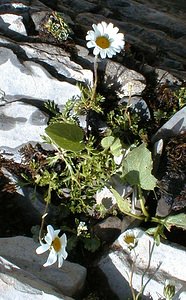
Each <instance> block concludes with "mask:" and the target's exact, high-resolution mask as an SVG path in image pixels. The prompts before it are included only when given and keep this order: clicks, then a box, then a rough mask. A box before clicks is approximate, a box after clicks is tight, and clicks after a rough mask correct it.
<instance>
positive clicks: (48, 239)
mask: <svg viewBox="0 0 186 300" xmlns="http://www.w3.org/2000/svg"><path fill="white" fill-rule="evenodd" d="M52 240H53V239H52V237H51V235H50V234H48V233H47V235H45V241H46V243H47V244H48V245H51V244H52Z"/></svg>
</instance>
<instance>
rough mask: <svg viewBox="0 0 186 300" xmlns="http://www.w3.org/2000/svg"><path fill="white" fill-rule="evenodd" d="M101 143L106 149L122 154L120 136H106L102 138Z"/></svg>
mask: <svg viewBox="0 0 186 300" xmlns="http://www.w3.org/2000/svg"><path fill="white" fill-rule="evenodd" d="M101 145H102V147H103V148H104V149H109V148H110V151H111V153H112V154H113V155H114V156H120V155H121V154H122V152H121V149H122V144H121V141H120V139H119V138H115V137H113V136H106V137H104V138H103V139H102V140H101Z"/></svg>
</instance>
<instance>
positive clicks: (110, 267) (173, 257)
mask: <svg viewBox="0 0 186 300" xmlns="http://www.w3.org/2000/svg"><path fill="white" fill-rule="evenodd" d="M133 230H134V234H135V236H137V238H138V243H137V246H136V247H135V251H134V250H132V251H131V252H130V251H129V250H128V251H127V250H126V249H125V250H123V248H122V247H121V246H119V243H118V240H117V241H116V242H115V243H114V247H113V249H115V248H116V247H117V250H113V251H110V253H109V254H108V255H107V256H104V257H102V258H101V260H100V262H99V268H100V269H101V270H102V271H103V272H104V274H105V276H106V277H107V279H108V282H109V284H110V287H111V289H112V290H113V292H115V293H116V295H117V296H118V297H119V299H122V300H123V299H124V295H125V299H128V298H131V292H130V288H129V283H128V282H129V278H130V274H131V264H132V262H135V267H134V273H133V280H132V285H133V288H134V290H136V291H138V292H139V290H140V287H141V278H142V275H143V272H144V271H145V270H146V268H147V266H148V260H149V245H151V247H152V245H153V238H152V237H150V236H149V235H147V234H146V233H145V232H144V231H143V230H141V229H139V228H135V229H133ZM123 234H125V232H124V233H122V235H123ZM122 235H121V236H120V237H119V238H118V239H122ZM185 250H186V249H185V247H183V246H180V245H177V244H174V243H170V242H165V241H164V242H162V243H161V244H160V245H159V246H156V245H155V247H154V251H153V255H152V260H151V264H150V269H149V271H148V272H147V273H146V275H145V277H144V283H146V282H147V280H148V279H149V278H150V276H151V275H152V274H154V272H155V271H156V270H157V267H158V266H159V264H161V265H160V268H159V270H157V271H156V272H155V274H154V275H153V278H152V280H150V282H149V283H148V284H147V286H146V288H145V291H144V295H146V296H148V297H150V296H151V297H152V298H147V299H153V300H159V299H160V297H163V288H164V284H165V281H166V280H167V279H168V280H171V281H173V282H174V283H175V287H176V295H175V297H174V300H178V299H185V298H184V297H185V295H186V282H185V278H186V269H185V268H184V265H185V261H186V251H185Z"/></svg>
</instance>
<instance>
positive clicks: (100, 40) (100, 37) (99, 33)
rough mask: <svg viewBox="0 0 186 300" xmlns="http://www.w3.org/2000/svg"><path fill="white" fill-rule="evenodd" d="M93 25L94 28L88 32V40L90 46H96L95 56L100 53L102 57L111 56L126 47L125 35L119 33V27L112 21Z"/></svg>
mask: <svg viewBox="0 0 186 300" xmlns="http://www.w3.org/2000/svg"><path fill="white" fill-rule="evenodd" d="M92 27H93V30H89V31H88V32H87V35H86V40H87V41H88V42H87V47H88V48H93V47H94V50H93V54H94V55H95V56H97V55H99V54H100V56H101V58H106V56H108V57H109V58H111V57H112V56H113V55H115V54H116V53H119V52H120V51H121V50H122V49H123V48H124V45H125V41H124V35H123V33H118V31H119V28H117V27H114V25H113V24H112V23H109V24H107V23H106V22H104V21H102V22H101V23H99V24H97V25H96V24H93V25H92Z"/></svg>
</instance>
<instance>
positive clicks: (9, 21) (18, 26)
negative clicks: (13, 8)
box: [0, 14, 27, 36]
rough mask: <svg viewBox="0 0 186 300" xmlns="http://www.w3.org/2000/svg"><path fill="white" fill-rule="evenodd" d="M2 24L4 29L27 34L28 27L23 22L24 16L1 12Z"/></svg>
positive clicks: (0, 21)
mask: <svg viewBox="0 0 186 300" xmlns="http://www.w3.org/2000/svg"><path fill="white" fill-rule="evenodd" d="M0 26H1V29H3V30H5V31H6V30H7V29H9V30H12V31H15V32H18V33H20V34H22V35H25V36H27V32H26V28H25V26H24V23H23V17H22V16H17V15H13V14H1V15H0Z"/></svg>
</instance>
